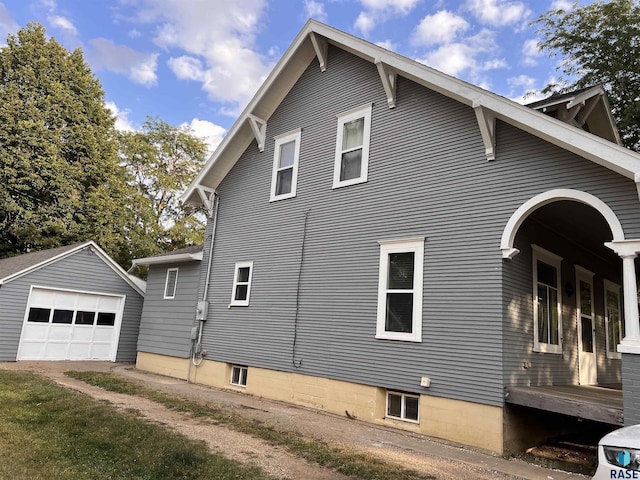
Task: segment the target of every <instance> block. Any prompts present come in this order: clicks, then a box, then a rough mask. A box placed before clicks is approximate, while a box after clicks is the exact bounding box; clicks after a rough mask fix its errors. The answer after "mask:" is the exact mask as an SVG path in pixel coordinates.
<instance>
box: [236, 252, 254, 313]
mask: <svg viewBox="0 0 640 480" xmlns="http://www.w3.org/2000/svg"><path fill="white" fill-rule="evenodd" d="M252 276H253V262H237V263H236V267H235V273H234V275H233V290H232V292H231V305H232V306H236V307H248V306H249V294H250V293H251V277H252Z"/></svg>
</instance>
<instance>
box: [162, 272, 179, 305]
mask: <svg viewBox="0 0 640 480" xmlns="http://www.w3.org/2000/svg"><path fill="white" fill-rule="evenodd" d="M178 270H179V268H178V267H174V268H167V273H166V277H165V280H164V294H163V296H162V298H163V299H164V300H173V299H174V298H176V291H177V290H178ZM171 272H176V278H175V279H174V280H173V295H172V296H169V295H167V288H168V287H169V276H170V274H171Z"/></svg>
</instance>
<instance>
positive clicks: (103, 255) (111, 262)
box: [88, 241, 144, 297]
mask: <svg viewBox="0 0 640 480" xmlns="http://www.w3.org/2000/svg"><path fill="white" fill-rule="evenodd" d="M88 243H89V246H90V248H91V250H92V251H93V253H95V254H96V255H97V256H98V257H100V259H101V260H102V261H103V262H104V263H106V264H107V266H109V267H111V269H112V270H113V271H114V272H116V273H117V274H118V275H119V276H120V277H122V279H123V280H124V281H125V282H127V283H128V284H129V285H130V286H131V288H133V289H134V290H135V291H136V292H138V293H139V294H140V295H141V296H143V297H144V289H143V288H140V285H138V283H137V282H134V281H133V280H132V279H131V276H130V275H129V274H128V273H127V272H125V270H124V268H122V267H121V266H120V265H118V264H117V263H116V262H115V261H114V260H113V259H112V258H111V257H110V256H109V255H107V253H106V252H105V251H104V250H102V249H101V248H100V247H99V246H98V245H97V244H96V243H95V242H93V241H90V242H88Z"/></svg>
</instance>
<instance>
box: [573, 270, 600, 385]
mask: <svg viewBox="0 0 640 480" xmlns="http://www.w3.org/2000/svg"><path fill="white" fill-rule="evenodd" d="M576 290H577V292H576V304H577V305H576V306H577V316H578V369H579V372H580V373H579V381H580V385H595V384H597V383H598V366H597V363H596V324H595V318H594V312H593V273H591V272H589V271H588V270H585V269H583V268H581V267H578V266H577V265H576Z"/></svg>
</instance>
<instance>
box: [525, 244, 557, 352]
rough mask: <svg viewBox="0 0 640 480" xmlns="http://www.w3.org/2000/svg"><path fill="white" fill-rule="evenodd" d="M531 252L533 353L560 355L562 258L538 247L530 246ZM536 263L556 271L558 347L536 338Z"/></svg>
mask: <svg viewBox="0 0 640 480" xmlns="http://www.w3.org/2000/svg"><path fill="white" fill-rule="evenodd" d="M531 248H532V250H533V255H532V259H533V262H532V269H533V272H532V278H533V296H532V301H533V351H534V352H538V353H555V354H560V355H561V354H562V345H563V337H562V288H561V285H562V283H561V278H562V275H561V267H562V257H560V256H558V255H556V254H555V253H552V252H550V251H549V250H545V249H544V248H542V247H539V246H538V245H534V244H532V245H531ZM538 261H541V262H543V263H546V264H548V265H551V266H552V267H554V268H555V269H556V285H557V287H556V289H557V290H558V294H557V299H558V300H557V302H556V308H557V311H558V345H554V344H552V343H544V342H540V339H539V338H538V302H537V301H536V299H537V298H538Z"/></svg>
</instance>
